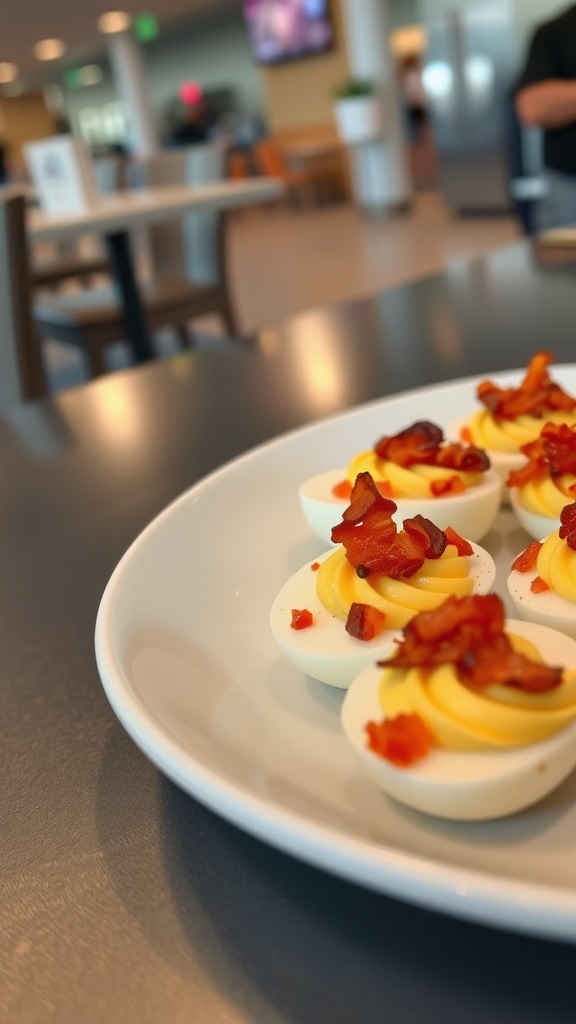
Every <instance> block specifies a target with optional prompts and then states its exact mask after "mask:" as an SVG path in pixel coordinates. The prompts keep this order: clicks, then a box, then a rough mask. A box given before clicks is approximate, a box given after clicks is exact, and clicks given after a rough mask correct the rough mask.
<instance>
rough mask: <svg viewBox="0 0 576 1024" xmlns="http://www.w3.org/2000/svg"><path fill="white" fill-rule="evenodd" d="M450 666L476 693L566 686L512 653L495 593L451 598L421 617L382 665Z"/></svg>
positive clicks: (556, 672) (555, 674)
mask: <svg viewBox="0 0 576 1024" xmlns="http://www.w3.org/2000/svg"><path fill="white" fill-rule="evenodd" d="M446 663H451V664H453V665H454V666H455V668H456V672H457V674H458V677H459V678H460V679H461V681H462V682H463V683H465V684H466V685H467V686H470V687H471V688H473V689H483V688H484V687H486V686H491V685H493V684H499V685H501V686H509V687H512V688H514V689H519V690H524V691H526V692H527V693H543V692H545V691H546V690H551V689H554V688H555V687H556V686H559V685H560V683H561V681H562V669H560V668H550V667H549V666H548V665H544V664H543V663H542V662H535V661H532V659H531V658H528V657H527V656H526V655H524V654H520V653H518V652H517V651H515V650H514V648H513V646H512V643H511V641H510V639H509V637H508V636H507V635H506V633H505V632H504V605H503V603H502V601H501V599H500V598H499V597H498V596H497V594H487V595H485V596H484V597H480V596H477V595H474V596H471V597H461V598H458V597H449V598H447V599H446V601H444V603H443V604H441V605H440V607H439V608H436V609H435V610H434V611H428V612H420V613H419V614H418V615H416V616H414V618H413V619H412V620H411V621H410V622H409V623H408V625H407V626H405V628H404V639H403V640H402V641H401V642H400V643H399V645H398V648H397V650H396V653H395V654H394V655H393V656H392V657H391V658H389V659H388V660H387V661H383V662H379V664H380V665H390V666H393V667H395V668H414V667H421V668H433V667H434V666H435V665H443V664H446Z"/></svg>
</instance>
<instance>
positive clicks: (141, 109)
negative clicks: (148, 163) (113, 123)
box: [108, 30, 158, 156]
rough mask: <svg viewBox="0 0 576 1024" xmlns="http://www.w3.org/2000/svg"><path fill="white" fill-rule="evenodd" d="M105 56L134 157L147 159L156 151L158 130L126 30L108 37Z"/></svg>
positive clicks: (134, 43) (139, 55)
mask: <svg viewBox="0 0 576 1024" xmlns="http://www.w3.org/2000/svg"><path fill="white" fill-rule="evenodd" d="M108 54H109V57H110V63H111V65H112V74H113V76H114V83H115V85H116V90H117V92H118V98H119V99H120V100H122V102H123V103H124V104H125V105H126V108H127V111H128V117H129V129H128V130H129V143H130V148H131V150H132V152H133V153H136V154H138V155H139V156H150V155H151V154H153V153H155V152H156V151H157V149H158V126H157V123H156V115H155V113H154V108H153V106H152V99H151V96H150V87H149V84H148V78H147V75H146V68H145V65H144V59H143V57H142V50H141V47H140V44H139V42H138V41H137V40H136V39H135V38H134V36H133V35H132V33H131V32H130V31H129V30H128V31H126V32H115V33H114V34H112V35H109V36H108Z"/></svg>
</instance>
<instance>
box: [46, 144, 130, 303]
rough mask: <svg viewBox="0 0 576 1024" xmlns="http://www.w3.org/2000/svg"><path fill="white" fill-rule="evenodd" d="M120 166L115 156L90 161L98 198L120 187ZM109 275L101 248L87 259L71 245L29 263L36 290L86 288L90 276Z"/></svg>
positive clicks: (122, 162)
mask: <svg viewBox="0 0 576 1024" xmlns="http://www.w3.org/2000/svg"><path fill="white" fill-rule="evenodd" d="M124 167H125V158H124V157H122V156H120V155H117V154H115V153H113V154H110V155H106V156H99V157H95V158H94V159H93V160H92V169H93V172H94V179H95V181H96V185H97V187H98V191H99V192H100V193H101V194H102V195H110V194H112V193H114V192H118V191H119V190H120V189H122V188H124V186H125V170H124ZM109 273H110V264H109V262H108V257H107V256H106V253H105V252H103V251H102V250H101V249H99V251H97V252H94V253H93V254H92V255H90V256H87V255H83V254H81V253H78V252H77V251H76V246H75V245H73V246H72V249H70V246H68V247H64V248H63V249H62V251H61V252H60V253H59V254H58V255H57V256H53V257H50V258H48V259H41V260H33V261H32V280H33V283H34V286H35V287H36V288H49V289H53V288H59V286H60V285H61V284H63V283H64V282H68V281H77V282H78V283H79V284H82V285H84V287H87V288H88V287H90V285H91V284H92V283H93V278H94V277H96V276H97V275H102V274H109Z"/></svg>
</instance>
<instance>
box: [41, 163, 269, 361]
mask: <svg viewBox="0 0 576 1024" xmlns="http://www.w3.org/2000/svg"><path fill="white" fill-rule="evenodd" d="M282 192H283V185H282V183H281V182H280V181H278V180H277V179H275V178H252V179H248V178H247V179H245V180H242V181H214V182H209V183H207V184H205V185H170V186H168V185H166V186H157V187H154V188H143V189H127V190H125V191H123V192H117V193H115V194H114V195H105V196H102V198H101V200H100V201H99V202H98V203H97V204H95V205H94V206H90V207H88V208H87V209H86V210H84V211H82V213H74V214H50V213H46V212H45V211H44V210H41V209H39V208H34V209H31V210H30V211H29V213H28V221H27V233H28V238H29V239H30V241H31V242H69V241H70V240H72V239H74V238H78V237H79V236H80V235H86V234H90V233H92V234H98V235H101V236H102V237H103V239H104V241H105V243H106V247H107V250H108V256H109V259H110V266H111V269H112V273H113V275H114V278H115V280H116V283H117V285H118V289H119V292H120V295H121V298H122V305H123V309H124V320H125V324H126V333H127V336H128V338H129V340H130V342H131V343H132V345H133V348H134V353H135V356H136V360H137V361H138V362H146V361H147V360H148V359H151V358H152V357H153V350H152V344H151V341H150V337H149V334H148V329H147V327H146V322H145V316H144V311H143V308H142V301H141V297H140V291H139V288H138V282H137V280H136V275H135V272H134V267H133V263H132V255H131V251H130V230H131V229H134V228H142V227H147V226H149V225H150V224H156V223H158V222H160V221H163V220H171V219H174V218H178V217H184V216H185V215H186V214H190V213H194V212H195V211H196V212H199V211H207V210H230V209H234V208H237V207H239V206H246V205H250V204H253V203H263V202H270V201H271V200H274V199H278V197H279V196H281V195H282Z"/></svg>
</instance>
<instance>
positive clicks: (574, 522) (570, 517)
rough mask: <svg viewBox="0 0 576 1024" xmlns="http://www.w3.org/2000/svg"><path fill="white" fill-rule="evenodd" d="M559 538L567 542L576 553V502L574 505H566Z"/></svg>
mask: <svg viewBox="0 0 576 1024" xmlns="http://www.w3.org/2000/svg"><path fill="white" fill-rule="evenodd" d="M558 536H559V537H560V540H565V541H566V543H567V545H568V547H569V548H572V551H576V502H574V503H573V504H572V505H564V508H563V509H562V511H561V513H560V529H559V530H558Z"/></svg>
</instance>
